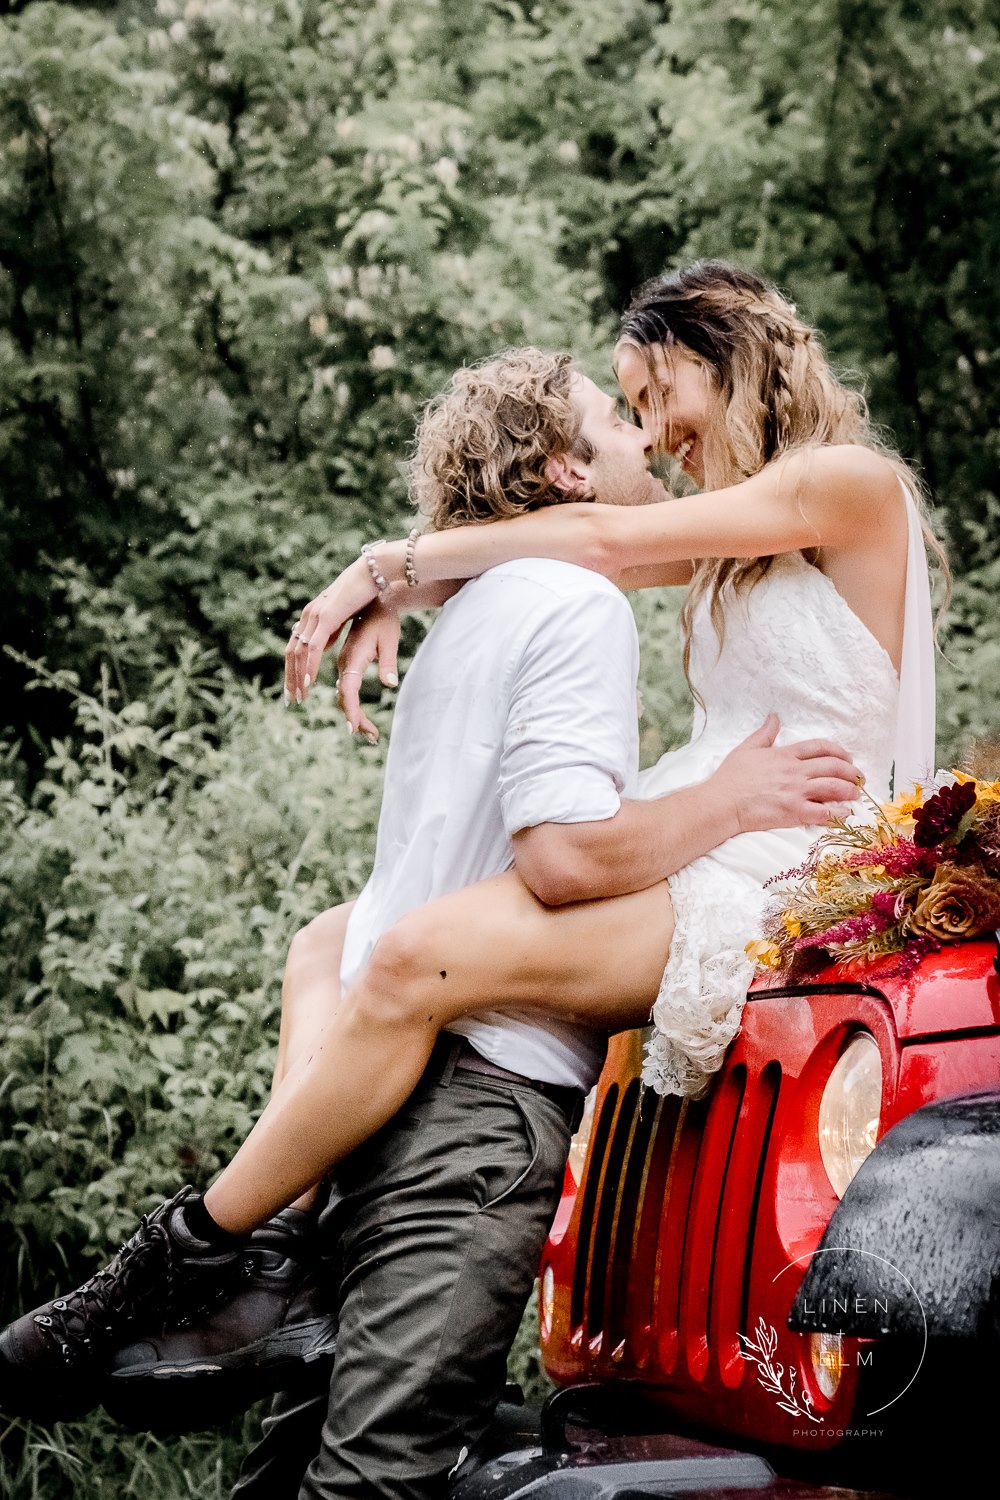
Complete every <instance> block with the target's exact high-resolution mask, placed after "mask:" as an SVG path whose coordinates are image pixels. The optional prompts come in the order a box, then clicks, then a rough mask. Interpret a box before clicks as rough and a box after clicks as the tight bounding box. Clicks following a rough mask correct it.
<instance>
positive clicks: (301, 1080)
mask: <svg viewBox="0 0 1000 1500" xmlns="http://www.w3.org/2000/svg"><path fill="white" fill-rule="evenodd" d="M672 933H673V913H672V909H671V905H670V898H669V895H668V892H667V887H666V885H665V884H661V885H659V886H654V887H652V888H651V889H650V890H648V891H639V892H637V893H636V894H634V895H631V896H617V897H614V898H613V899H610V900H606V901H589V902H583V903H580V904H578V905H575V906H565V907H558V908H549V907H545V906H543V905H542V903H541V902H540V901H538V900H537V899H536V898H535V897H534V896H533V895H532V894H531V892H530V891H529V890H528V889H527V887H526V886H525V885H524V884H523V882H522V881H521V880H520V878H519V877H518V876H517V875H516V874H515V873H513V872H511V873H509V874H507V875H501V876H498V877H496V878H495V879H493V880H488V881H483V882H481V883H480V884H478V885H475V886H469V887H468V888H466V889H465V890H462V891H456V892H455V893H454V894H453V895H451V896H446V897H443V898H442V899H440V900H439V901H434V902H432V903H431V904H430V905H429V906H425V907H421V908H419V910H417V911H415V912H412V913H411V914H410V915H409V916H407V917H406V918H404V920H403V921H402V922H399V923H397V925H396V926H395V927H394V928H392V929H391V930H390V931H389V932H388V933H386V934H385V936H384V937H383V938H382V939H381V940H380V941H379V943H378V945H377V947H376V949H375V951H374V953H373V955H372V958H371V961H370V962H369V965H368V967H367V969H366V970H365V971H364V973H363V974H362V975H361V976H360V977H359V979H358V980H357V981H356V982H355V984H354V985H353V986H352V987H351V989H350V991H349V992H348V994H347V995H346V996H344V998H343V1001H342V1003H341V1005H340V1008H339V1010H338V1011H337V1012H336V1014H335V1015H334V1016H333V1017H332V1019H331V1020H330V1022H329V1023H328V1025H327V1026H326V1027H325V1028H324V1030H323V1032H322V1034H321V1036H320V1037H319V1039H318V1040H317V1042H316V1044H315V1046H314V1048H313V1050H312V1051H311V1053H310V1054H309V1055H308V1056H307V1057H305V1058H303V1059H302V1060H300V1061H299V1062H297V1063H292V1064H291V1065H290V1067H289V1070H288V1071H287V1072H286V1074H285V1076H284V1079H283V1081H282V1084H281V1086H280V1088H279V1089H278V1090H277V1091H276V1093H275V1094H274V1097H273V1098H272V1100H271V1102H270V1103H269V1104H268V1106H267V1108H266V1109H265V1110H264V1113H263V1114H262V1115H261V1117H260V1119H259V1120H258V1121H257V1124H256V1125H255V1126H254V1128H253V1130H252V1131H251V1132H250V1135H249V1136H248V1137H247V1139H246V1141H245V1142H244V1144H243V1145H242V1146H241V1147H240V1150H239V1151H238V1152H237V1154H236V1156H235V1157H234V1158H233V1160H232V1161H231V1162H230V1164H229V1166H228V1167H227V1168H226V1169H225V1171H224V1172H223V1173H222V1175H221V1176H220V1177H219V1179H218V1180H217V1181H216V1182H215V1183H213V1185H212V1187H211V1188H209V1190H208V1192H207V1193H206V1195H205V1203H206V1206H207V1208H208V1210H209V1212H210V1213H211V1214H212V1216H213V1218H214V1219H215V1220H216V1222H217V1223H219V1224H220V1225H222V1227H223V1228H225V1229H228V1230H230V1231H231V1232H232V1233H234V1234H243V1233H247V1232H249V1231H250V1230H251V1229H254V1228H255V1227H256V1226H257V1225H259V1224H262V1223H263V1222H264V1221H265V1220H267V1219H268V1218H269V1217H270V1216H271V1215H272V1214H274V1213H276V1212H277V1211H278V1210H279V1209H280V1208H283V1207H284V1206H285V1205H286V1204H288V1203H291V1202H293V1201H294V1200H295V1199H296V1198H297V1197H298V1195H299V1194H301V1193H302V1192H303V1191H305V1190H306V1189H307V1188H308V1187H310V1186H311V1184H313V1183H315V1182H317V1181H318V1180H319V1178H320V1177H321V1176H322V1175H323V1173H324V1172H325V1171H326V1170H327V1169H328V1168H329V1167H330V1166H332V1165H333V1163H334V1162H336V1161H339V1160H340V1159H341V1158H342V1157H344V1156H346V1155H347V1153H348V1152H350V1151H352V1150H353V1149H354V1148H355V1147H356V1146H358V1145H359V1144H360V1143H361V1142H362V1141H364V1140H367V1139H368V1137H369V1136H370V1135H372V1134H373V1133H374V1132H375V1131H376V1130H377V1129H378V1128H379V1127H380V1126H381V1125H383V1124H385V1122H386V1121H387V1120H389V1119H391V1117H392V1116H393V1114H395V1112H396V1110H397V1109H399V1107H400V1105H402V1104H403V1102H404V1101H405V1100H406V1099H407V1098H408V1097H409V1095H410V1093H411V1092H412V1091H413V1088H414V1086H415V1085H416V1083H417V1081H418V1079H419V1078H420V1075H421V1073H422V1072H423V1070H424V1068H425V1067H426V1065H427V1060H428V1058H429V1056H430V1053H431V1049H432V1047H433V1045H434V1042H435V1040H436V1038H437V1036H438V1033H439V1032H440V1030H441V1029H442V1028H443V1027H446V1026H447V1025H448V1024H449V1023H450V1022H451V1021H454V1020H456V1019H457V1018H458V1017H459V1016H462V1015H468V1014H470V1013H472V1012H475V1011H482V1010H493V1009H497V1008H498V1007H502V1008H505V1009H506V1008H509V1007H512V1006H521V1007H523V1006H532V1007H536V1008H538V1009H539V1010H542V1011H544V1012H545V1013H547V1014H552V1015H558V1016H560V1017H564V1018H565V1019H567V1020H575V1021H579V1022H582V1023H583V1024H586V1025H592V1026H594V1027H597V1028H599V1029H603V1030H623V1029H625V1028H626V1027H630V1026H636V1025H641V1024H643V1022H644V1021H645V1020H646V1019H647V1017H648V1015H649V1011H650V1008H651V1006H652V1003H653V1001H654V1000H655V998H656V994H657V991H658V989H659V984H660V978H661V976H662V973H663V966H664V963H665V962H666V957H667V953H668V951H669V947H670V939H671V936H672Z"/></svg>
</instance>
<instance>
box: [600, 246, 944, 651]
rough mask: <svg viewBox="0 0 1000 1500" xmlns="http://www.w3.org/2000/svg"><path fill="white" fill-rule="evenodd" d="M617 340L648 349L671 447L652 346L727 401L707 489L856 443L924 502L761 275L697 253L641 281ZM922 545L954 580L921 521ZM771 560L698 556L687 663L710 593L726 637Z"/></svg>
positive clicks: (714, 434) (709, 438)
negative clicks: (682, 359) (689, 362)
mask: <svg viewBox="0 0 1000 1500" xmlns="http://www.w3.org/2000/svg"><path fill="white" fill-rule="evenodd" d="M619 342H620V343H625V344H630V345H632V346H634V347H635V348H637V349H638V350H639V351H640V353H641V354H642V355H643V357H644V359H645V362H646V367H647V371H648V373H649V391H650V404H651V413H652V417H653V421H654V424H655V427H656V429H657V430H658V431H659V433H660V434H661V437H660V447H661V449H664V450H668V451H669V450H670V449H671V448H672V446H673V444H674V443H675V442H676V441H677V440H678V439H679V438H680V437H681V436H682V435H683V434H680V433H677V434H671V433H670V432H669V431H667V423H666V422H665V420H664V415H663V410H662V401H661V402H659V403H658V402H657V394H658V392H659V391H660V387H661V382H662V374H661V372H660V371H659V370H658V368H657V351H658V350H662V351H663V354H664V355H665V356H666V358H667V361H668V367H669V361H670V355H671V349H672V348H673V347H675V346H677V345H680V346H681V347H682V348H683V349H684V350H685V351H686V352H688V353H689V354H693V355H694V356H695V357H696V358H697V359H698V360H699V361H700V362H701V363H702V365H703V366H704V368H705V370H706V373H707V376H708V378H709V379H710V380H711V381H712V384H713V385H714V387H715V388H716V389H717V390H718V392H719V394H720V396H721V401H720V402H719V403H718V407H717V416H716V419H715V422H714V424H713V426H712V427H711V428H710V430H709V431H708V432H707V433H706V434H705V440H704V445H703V447H704V463H705V487H706V489H710V490H714V489H722V488H724V487H725V486H727V485H731V484H738V483H739V482H740V481H741V480H743V479H747V478H749V477H750V475H752V474H758V473H759V472H760V470H761V469H763V468H764V467H765V466H766V465H767V464H769V463H773V462H775V461H776V460H779V459H781V458H783V457H784V456H785V455H786V454H789V453H792V452H795V451H796V450H800V449H808V448H816V447H820V446H824V445H827V444H840V443H858V444H862V445H863V446H864V447H866V448H871V449H873V450H874V451H875V452H878V453H881V454H883V455H884V456H885V457H886V458H887V459H888V460H889V462H890V463H891V464H892V466H893V468H894V469H895V470H896V472H897V473H898V474H899V476H900V478H901V479H902V480H903V483H904V484H905V485H906V486H907V488H908V489H909V490H910V492H911V494H912V495H913V496H914V499H915V500H916V502H917V504H918V506H921V508H922V502H923V492H922V489H921V485H920V482H919V480H918V479H917V477H916V475H915V474H914V473H913V471H912V470H911V469H910V468H909V466H908V465H907V464H905V463H904V462H903V460H902V459H901V458H900V457H899V455H898V454H897V453H896V452H895V451H894V450H893V449H892V448H891V447H890V445H889V444H888V443H887V442H886V441H885V440H884V439H883V438H882V436H881V434H880V433H879V432H878V431H877V429H876V428H875V427H874V425H873V423H872V421H871V418H870V417H869V414H868V407H867V403H866V402H865V398H864V396H863V395H862V394H861V392H860V391H857V390H852V389H851V388H850V387H849V386H848V385H845V384H844V383H843V381H842V380H840V379H839V378H838V377H837V375H835V374H834V372H833V370H832V369H831V368H830V365H829V363H828V361H827V358H826V354H825V353H824V351H823V347H822V343H821V341H820V339H819V336H818V334H817V333H816V331H815V329H813V328H811V327H810V326H809V324H808V323H805V322H803V320H802V319H801V318H800V317H799V315H798V312H797V310H796V308H795V306H794V305H793V304H792V303H791V302H789V301H788V299H787V298H786V297H784V296H782V294H781V293H780V292H779V291H778V290H777V288H776V287H774V286H772V285H771V284H770V283H769V282H767V281H764V280H763V278H762V277H760V276H756V275H755V274H754V273H753V272H752V271H746V270H744V269H743V268H742V267H740V266H733V265H729V264H728V263H726V262H724V261H696V262H695V263H694V264H693V265H690V266H687V267H685V268H684V269H683V270H680V271H674V272H670V273H669V274H667V275H665V276H658V277H656V278H655V280H653V281H649V282H647V283H646V284H645V286H643V287H640V289H639V291H638V292H637V293H636V294H635V296H634V298H633V300H632V303H631V305H630V306H629V308H628V309H627V311H626V313H625V315H624V318H623V319H622V329H621V334H620V338H619ZM923 526H924V535H925V538H926V541H927V545H928V547H929V548H930V550H931V551H932V552H934V553H935V555H936V556H937V558H938V560H939V562H940V563H941V564H942V565H943V570H944V572H945V574H946V576H947V561H946V559H945V557H944V552H943V550H942V548H941V544H940V543H939V542H938V541H937V538H936V537H935V536H934V535H933V533H932V532H931V530H930V527H929V525H928V524H927V522H926V520H923ZM772 562H773V558H770V557H758V558H718V559H715V558H712V559H703V560H701V561H699V562H696V564H695V570H694V580H693V583H692V586H691V589H690V590H689V592H688V596H687V599H686V601H685V605H684V610H683V614H682V622H683V626H684V636H685V650H684V664H685V668H687V665H688V660H689V656H690V628H691V617H692V613H693V610H694V607H695V605H696V604H697V603H698V601H699V600H700V599H702V598H704V597H707V598H708V602H709V608H710V612H711V617H712V621H713V623H714V625H715V628H716V631H717V633H718V635H719V637H720V639H721V637H722V632H723V618H724V616H723V609H722V594H723V591H724V590H731V591H733V592H735V591H737V590H740V589H748V588H751V587H752V586H753V585H754V584H755V583H756V582H757V581H758V580H759V579H761V578H762V577H763V576H764V574H765V573H766V572H767V571H768V569H769V568H770V566H771V564H772Z"/></svg>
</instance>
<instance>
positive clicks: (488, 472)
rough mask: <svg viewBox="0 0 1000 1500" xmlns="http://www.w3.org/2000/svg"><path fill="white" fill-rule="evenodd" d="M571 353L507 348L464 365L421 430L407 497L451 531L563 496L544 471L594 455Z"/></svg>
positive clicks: (436, 525)
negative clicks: (555, 460) (553, 462)
mask: <svg viewBox="0 0 1000 1500" xmlns="http://www.w3.org/2000/svg"><path fill="white" fill-rule="evenodd" d="M574 378H577V371H576V369H575V367H574V365H573V361H572V358H571V356H570V355H568V354H545V353H543V352H542V350H541V349H531V348H525V349H508V350H507V351H505V353H503V354H500V355H497V356H496V357H495V358H492V359H487V360H483V361H482V362H481V363H479V364H476V365H471V366H466V367H464V368H463V369H461V370H457V371H456V372H455V374H454V375H453V376H452V378H451V380H450V382H449V383H448V385H447V387H446V388H445V390H444V391H442V392H441V394H440V395H439V396H435V397H434V398H433V399H432V400H431V401H429V402H428V404H427V406H426V408H425V410H424V413H423V416H422V418H421V420H420V425H419V426H418V428H417V433H416V438H415V448H414V454H413V460H412V463H411V467H410V494H411V496H412V498H413V500H414V501H415V502H416V504H417V506H418V507H419V509H420V511H421V512H422V513H423V514H424V515H425V516H426V517H427V518H428V521H429V523H430V528H431V529H432V530H434V531H444V530H446V529H447V528H448V527H450V526H467V525H469V524H470V523H476V522H481V521H498V520H501V519H502V518H503V517H505V516H519V515H522V514H523V513H524V512H525V511H529V510H536V509H537V508H538V507H539V506H542V505H555V504H558V503H559V502H560V501H562V500H565V499H566V496H565V495H563V494H562V493H561V491H559V490H557V489H556V488H555V486H554V485H553V484H552V482H551V480H549V479H547V478H546V475H545V465H546V463H547V461H548V460H549V459H550V458H552V457H554V456H555V455H557V454H560V453H573V454H575V455H577V456H579V457H582V458H584V459H585V460H589V459H590V458H591V457H592V456H593V455H592V452H591V451H590V445H589V444H587V443H586V442H585V441H584V440H582V439H581V436H580V422H581V413H580V410H579V408H578V406H577V404H576V402H575V401H574V400H573V399H572V395H571V389H572V385H573V381H574Z"/></svg>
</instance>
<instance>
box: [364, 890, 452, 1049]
mask: <svg viewBox="0 0 1000 1500" xmlns="http://www.w3.org/2000/svg"><path fill="white" fill-rule="evenodd" d="M433 952H434V935H433V932H432V930H431V929H430V927H429V925H428V923H427V921H426V919H425V918H424V917H423V916H407V917H403V918H402V919H401V920H400V921H398V922H397V923H396V924H395V926H393V927H390V928H389V929H388V931H387V932H385V933H383V934H382V936H381V937H380V938H379V940H378V942H377V943H376V944H375V947H374V948H373V950H372V953H371V957H370V958H369V960H368V963H367V964H366V966H365V969H364V971H363V973H362V974H361V975H360V976H359V979H358V981H357V982H356V983H355V985H354V986H352V995H351V999H352V1001H353V1004H354V1006H355V1007H356V1008H363V1009H364V1011H365V1012H366V1013H367V1014H368V1015H370V1017H371V1018H372V1019H373V1020H378V1021H380V1022H381V1023H382V1024H391V1025H397V1026H400V1025H404V1026H405V1025H409V1024H414V1023H416V1022H419V1023H420V1024H421V1025H426V1024H427V1023H428V1021H430V1020H432V1019H433V1005H434V998H435V997H434V994H433V984H434V979H435V977H436V975H437V971H435V970H434V968H433V963H434V959H433ZM439 982H440V981H439ZM429 1006H430V1009H429V1008H428V1007H429Z"/></svg>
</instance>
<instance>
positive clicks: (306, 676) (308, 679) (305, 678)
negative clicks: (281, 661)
mask: <svg viewBox="0 0 1000 1500" xmlns="http://www.w3.org/2000/svg"><path fill="white" fill-rule="evenodd" d="M302 681H303V683H304V685H305V686H306V687H308V686H309V684H310V683H311V682H312V678H311V677H310V676H309V673H308V672H307V673H306V675H305V676H304V677H303V679H302Z"/></svg>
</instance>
